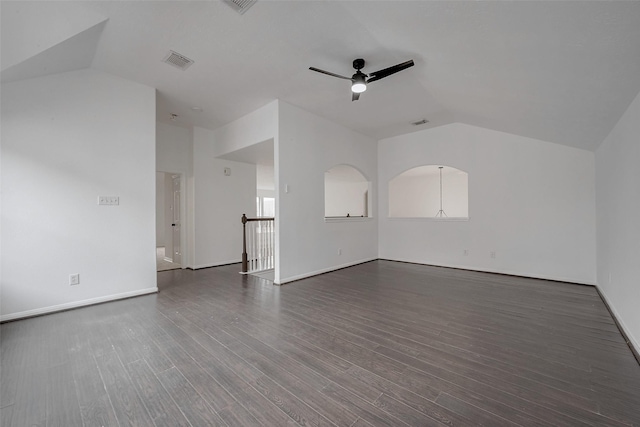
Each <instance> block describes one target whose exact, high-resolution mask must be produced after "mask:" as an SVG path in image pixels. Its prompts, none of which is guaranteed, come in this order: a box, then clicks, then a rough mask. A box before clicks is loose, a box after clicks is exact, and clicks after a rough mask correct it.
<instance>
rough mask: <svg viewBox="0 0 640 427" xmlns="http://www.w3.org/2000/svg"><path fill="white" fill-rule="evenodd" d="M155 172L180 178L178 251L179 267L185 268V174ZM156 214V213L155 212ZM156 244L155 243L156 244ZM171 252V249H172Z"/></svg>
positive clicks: (166, 219) (186, 248)
mask: <svg viewBox="0 0 640 427" xmlns="http://www.w3.org/2000/svg"><path fill="white" fill-rule="evenodd" d="M156 172H161V173H164V174H168V175H178V176H179V177H180V223H181V227H180V250H181V252H182V257H181V260H180V261H181V262H180V267H181V268H182V269H185V268H187V259H189V258H188V256H189V254H188V251H189V248H188V246H187V230H188V228H187V227H188V222H189V219H188V218H187V203H186V199H187V197H186V196H187V187H186V182H185V181H186V179H185V175H186V174H185V173H184V172H171V171H166V170H158V171H156ZM167 202H168V200H165V203H167ZM156 214H157V212H156ZM167 221H168V222H169V223H171V221H172V218H165V222H167ZM156 244H157V242H156ZM172 250H173V249H172ZM165 251H166V245H165Z"/></svg>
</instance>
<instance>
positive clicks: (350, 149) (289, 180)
mask: <svg viewBox="0 0 640 427" xmlns="http://www.w3.org/2000/svg"><path fill="white" fill-rule="evenodd" d="M279 106H280V108H279V129H278V132H279V138H276V140H275V156H276V157H275V160H276V168H275V170H276V194H277V197H276V230H278V231H279V235H280V237H279V241H278V242H277V243H278V244H279V247H277V248H276V251H278V250H279V259H276V265H277V266H279V268H278V267H277V268H276V282H277V283H285V282H287V281H291V280H295V279H298V278H301V277H306V276H309V275H312V274H316V273H319V272H323V271H329V270H332V269H335V268H339V267H340V266H346V265H350V264H354V263H357V262H360V261H367V260H371V259H375V258H377V255H378V249H377V246H378V239H377V226H376V221H375V219H373V218H367V219H351V220H344V221H342V222H325V220H324V173H325V171H327V170H328V169H330V168H331V167H333V166H335V165H338V164H349V165H353V166H355V167H356V168H358V169H359V170H360V171H361V172H362V173H363V174H364V175H365V177H366V178H367V179H369V180H371V181H372V187H373V188H376V184H375V183H376V167H377V157H376V142H375V140H372V139H371V138H368V137H366V136H363V135H361V134H358V133H356V132H353V131H351V130H348V129H346V128H344V127H342V126H340V125H337V124H335V123H333V122H330V121H328V120H326V119H323V118H321V117H318V116H316V115H313V114H311V113H308V112H306V111H303V110H301V109H299V108H297V107H294V106H292V105H289V104H286V103H284V102H280V103H279ZM285 185H288V186H289V192H288V193H286V192H285ZM373 193H374V194H373V195H370V197H373V200H375V198H376V197H377V196H376V194H375V193H376V192H375V191H373ZM372 216H374V217H375V216H376V215H375V208H374V212H373V213H372ZM339 249H342V254H341V255H339V254H338V250H339Z"/></svg>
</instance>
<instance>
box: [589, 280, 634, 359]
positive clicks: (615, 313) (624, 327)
mask: <svg viewBox="0 0 640 427" xmlns="http://www.w3.org/2000/svg"><path fill="white" fill-rule="evenodd" d="M596 287H597V288H598V291H600V295H602V298H603V299H604V300H605V303H606V304H607V306H608V307H609V308H610V309H611V311H612V312H613V316H614V317H615V318H616V321H617V322H618V325H620V327H621V328H622V330H623V331H624V333H625V335H626V336H627V339H628V340H629V344H631V345H632V346H633V348H634V349H635V350H636V353H638V354H640V341H638V340H637V339H636V337H634V336H633V334H632V333H631V329H629V327H628V326H627V325H626V323H624V318H623V317H622V316H620V314H619V313H618V310H616V307H615V306H614V305H613V304H611V298H609V297H608V296H607V294H606V293H605V292H604V289H603V288H602V286H598V285H596Z"/></svg>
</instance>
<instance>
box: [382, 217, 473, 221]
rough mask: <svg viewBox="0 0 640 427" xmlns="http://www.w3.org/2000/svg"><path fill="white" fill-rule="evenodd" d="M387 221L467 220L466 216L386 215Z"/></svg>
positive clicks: (468, 218)
mask: <svg viewBox="0 0 640 427" xmlns="http://www.w3.org/2000/svg"><path fill="white" fill-rule="evenodd" d="M386 219H388V220H389V221H427V222H461V221H462V222H463V221H469V220H470V219H471V218H470V217H468V216H446V217H442V218H441V217H431V216H425V217H419V216H388V217H387V218H386Z"/></svg>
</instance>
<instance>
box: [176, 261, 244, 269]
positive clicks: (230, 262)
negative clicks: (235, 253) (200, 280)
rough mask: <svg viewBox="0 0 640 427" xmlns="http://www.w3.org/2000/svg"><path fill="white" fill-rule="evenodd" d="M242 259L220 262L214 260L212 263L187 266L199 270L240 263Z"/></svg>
mask: <svg viewBox="0 0 640 427" xmlns="http://www.w3.org/2000/svg"><path fill="white" fill-rule="evenodd" d="M241 262H242V260H241V259H234V260H231V261H222V262H215V263H213V264H198V265H190V266H189V267H188V268H190V269H191V270H199V269H201V268H210V267H221V266H223V265H229V264H239V263H241Z"/></svg>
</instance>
